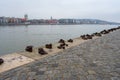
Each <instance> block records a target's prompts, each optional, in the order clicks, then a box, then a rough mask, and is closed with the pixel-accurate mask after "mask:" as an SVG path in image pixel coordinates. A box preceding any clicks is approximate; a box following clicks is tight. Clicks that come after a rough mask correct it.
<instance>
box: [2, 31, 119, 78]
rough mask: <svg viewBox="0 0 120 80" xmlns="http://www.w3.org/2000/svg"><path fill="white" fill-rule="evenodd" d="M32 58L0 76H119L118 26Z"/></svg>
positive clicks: (85, 36)
mask: <svg viewBox="0 0 120 80" xmlns="http://www.w3.org/2000/svg"><path fill="white" fill-rule="evenodd" d="M103 33H104V32H103ZM94 35H99V36H101V35H100V34H99V33H95V34H94ZM82 37H83V39H85V40H86V39H87V38H91V36H90V35H82ZM35 60H37V61H34V62H31V63H29V64H26V65H23V66H20V67H17V68H14V69H11V70H9V71H6V72H2V73H0V80H120V30H116V31H114V32H111V33H109V34H106V35H105V36H102V37H100V38H96V39H90V40H89V41H86V42H84V43H82V44H79V45H77V46H73V47H71V48H68V49H65V50H63V51H62V52H58V53H57V54H54V55H49V56H46V57H45V58H42V59H40V60H39V59H38V58H37V59H35Z"/></svg>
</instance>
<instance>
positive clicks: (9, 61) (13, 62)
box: [0, 37, 99, 73]
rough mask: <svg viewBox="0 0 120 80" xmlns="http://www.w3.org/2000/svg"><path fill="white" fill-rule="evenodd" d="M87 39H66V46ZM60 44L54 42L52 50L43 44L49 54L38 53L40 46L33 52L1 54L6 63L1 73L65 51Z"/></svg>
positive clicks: (72, 45) (2, 66) (0, 69)
mask: <svg viewBox="0 0 120 80" xmlns="http://www.w3.org/2000/svg"><path fill="white" fill-rule="evenodd" d="M96 38H99V37H94V38H93V39H96ZM87 41H89V40H83V39H81V38H80V37H79V38H75V39H73V42H72V43H70V42H67V41H66V44H68V47H66V49H69V48H71V47H74V46H77V45H79V44H82V43H84V42H87ZM59 45H60V43H58V42H57V43H54V44H53V49H51V50H50V49H47V48H45V46H42V48H43V49H44V50H45V51H46V52H47V53H48V54H47V55H40V54H38V48H40V47H38V48H33V52H26V51H22V52H17V53H12V54H8V55H4V56H0V58H2V59H4V64H2V65H1V66H0V73H2V72H4V71H8V70H11V69H13V68H16V67H19V66H22V65H25V64H28V63H31V62H33V61H39V60H40V59H42V58H45V57H48V56H51V55H56V54H57V53H59V52H64V51H65V50H64V49H58V48H57V46H59ZM9 65H10V66H9Z"/></svg>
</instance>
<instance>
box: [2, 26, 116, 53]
mask: <svg viewBox="0 0 120 80" xmlns="http://www.w3.org/2000/svg"><path fill="white" fill-rule="evenodd" d="M113 27H117V25H30V26H0V55H3V54H8V53H13V52H19V51H23V50H24V48H25V47H26V46H27V45H33V46H35V47H38V46H42V45H45V44H46V43H54V42H57V41H58V40H59V39H61V38H63V39H65V40H67V39H69V38H76V37H79V36H80V35H82V34H91V33H94V32H99V31H101V30H104V29H109V28H113Z"/></svg>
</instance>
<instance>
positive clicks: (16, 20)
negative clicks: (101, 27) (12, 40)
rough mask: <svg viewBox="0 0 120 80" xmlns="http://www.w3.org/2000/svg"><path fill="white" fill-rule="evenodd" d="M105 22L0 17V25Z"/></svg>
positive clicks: (102, 22)
mask: <svg viewBox="0 0 120 80" xmlns="http://www.w3.org/2000/svg"><path fill="white" fill-rule="evenodd" d="M106 23H107V22H106V21H101V20H96V19H53V18H52V17H51V18H50V19H28V15H27V14H25V15H24V18H14V17H0V25H11V24H12V25H19V24H106Z"/></svg>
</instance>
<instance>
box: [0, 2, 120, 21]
mask: <svg viewBox="0 0 120 80" xmlns="http://www.w3.org/2000/svg"><path fill="white" fill-rule="evenodd" d="M24 14H28V17H29V19H33V18H37V19H48V18H50V17H51V16H52V17H53V18H56V19H59V18H77V19H79V18H80V19H82V18H90V19H101V20H107V21H114V22H120V0H0V16H6V17H23V16H24Z"/></svg>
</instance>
